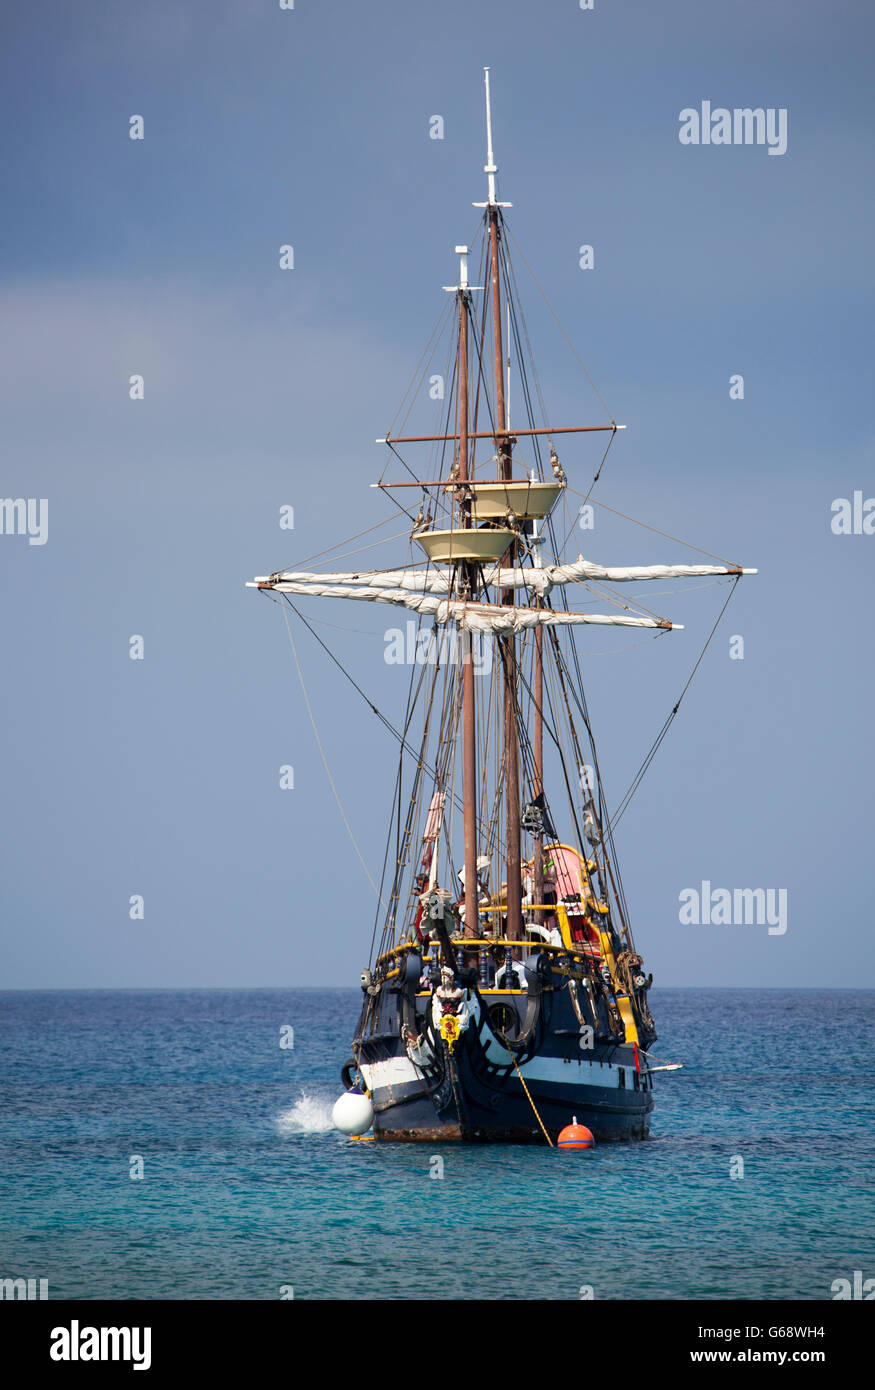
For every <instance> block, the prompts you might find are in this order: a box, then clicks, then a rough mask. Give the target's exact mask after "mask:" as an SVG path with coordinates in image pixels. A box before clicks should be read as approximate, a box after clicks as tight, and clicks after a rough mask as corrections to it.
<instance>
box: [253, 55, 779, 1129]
mask: <svg viewBox="0 0 875 1390" xmlns="http://www.w3.org/2000/svg"><path fill="white" fill-rule="evenodd" d="M485 85H486V144H487V159H486V165H485V169H484V172H485V173H486V176H487V197H486V201H485V202H483V203H475V204H474V206H475V207H477V208H479V209H482V230H481V233H480V234H479V235H478V238H477V243H476V244H475V245H474V246H473V247H472V248H470V249H469V248H468V247H467V246H457V247H456V248H455V250H456V253H457V254H458V257H459V262H458V267H459V268H458V282H457V284H455V285H452V286H445V287H444V290H445V291H447V292H448V295H449V297H448V298H447V299H446V300H445V303H444V312H443V315H442V318H441V320H439V328H438V330H436V332H435V334H433V335H432V341H431V343H430V345H429V348H428V349H427V350H426V353H424V354H423V359H422V362H421V363H420V369H419V374H418V376H415V379H414V382H413V383H412V385H411V390H410V392H409V393H408V398H407V400H408V402H409V401H411V400H414V399H416V398H417V393H420V394H419V397H418V398H420V399H421V392H422V390H423V389H428V387H429V383H433V384H435V383H440V388H439V389H432V390H431V392H430V394H431V396H432V397H433V398H434V399H436V400H437V401H438V402H439V405H438V407H437V409H439V410H440V412H441V414H440V418H439V423H438V427H437V429H436V431H435V432H434V433H431V434H412V433H406V432H405V428H404V420H405V419H406V418H409V413H410V412H409V409H408V412H407V415H406V416H403V418H402V411H403V407H402V411H399V415H398V417H396V420H399V419H400V420H401V423H400V426H399V427H398V428H397V429H396V427H395V426H393V429H392V430H391V431H390V432H389V434H388V435H387V436H386V437H385V438H384V439H382V440H378V441H377V443H378V444H382V445H384V446H385V447H386V449H387V450H388V453H387V455H386V466H385V468H384V472H383V476H382V478H381V479H380V482H379V483H378V484H372V485H371V486H377V487H379V488H380V489H381V490H382V492H383V495H384V496H386V498H387V499H389V500H390V501H391V503H392V504H393V506H394V508H395V514H396V515H397V514H401V515H403V517H405V518H406V520H405V522H404V524H405V526H407V525H409V545H408V550H407V555H406V557H405V558H403V559H399V561H398V563H396V564H393V565H392V567H390V568H380V569H372V570H367V571H366V570H356V571H353V570H349V569H347V570H342V571H339V570H337V569H333V570H328V571H324V570H312V569H310V570H279V571H275V572H273V573H271V574H269V575H263V576H260V577H258V578H256V579H255V580H253V581H251V585H252V586H253V587H256V588H258V589H260V590H262V591H264V592H267V593H268V594H269V595H271V596H275V597H276V598H277V599H278V600H279V601H281V602H283V603H284V604H286V605H288V609H289V610H291V621H292V623H297V622H300V623H301V624H303V625H304V626H305V627H307V628H309V629H310V631H311V632H315V630H314V628H313V627H312V625H311V622H310V621H309V620H308V617H307V610H306V607H305V604H304V603H303V602H302V601H303V600H307V601H309V600H310V599H326V598H328V599H341V600H346V601H349V602H359V603H372V604H380V605H387V606H389V607H390V608H391V609H393V610H395V611H396V612H397V613H398V614H400V615H402V616H403V617H404V619H405V623H406V626H407V629H408V632H407V640H405V639H404V635H403V633H402V632H401V629H398V634H399V641H400V643H401V646H402V647H403V648H404V652H403V653H402V654H401V655H399V662H401V661H404V664H407V665H409V667H410V678H409V683H408V688H407V691H406V695H405V697H404V700H403V702H402V701H400V700H399V709H398V710H397V711H396V712H395V713H396V718H395V720H394V722H393V720H392V718H390V717H387V716H386V715H385V714H384V713H383V712H382V711H379V710H377V707H376V706H375V705H374V703H373V702H372V701H371V700H370V698H369V697H368V696H367V694H366V692H364V691H363V690H362V689H361V687H360V686H359V685H358V683H357V682H355V680H354V679H353V678H352V677H351V676H350V675H349V673H348V672H346V670H345V668H344V667H343V665H342V663H341V662H339V661H337V659H336V658H335V661H336V665H337V668H338V670H339V671H340V672H341V674H342V676H345V677H347V678H348V679H349V680H350V681H351V682H352V684H353V686H354V688H355V690H356V691H357V692H358V693H359V695H364V698H365V700H366V701H367V703H368V704H369V705H370V706H371V711H372V712H376V713H377V714H378V715H379V717H380V719H381V721H382V723H383V725H384V727H385V731H386V735H387V737H388V738H391V739H393V740H394V743H395V748H396V752H397V762H396V763H395V764H394V766H393V770H392V782H393V784H394V792H393V791H392V788H391V787H390V786H388V785H387V787H386V810H387V817H388V825H389V832H388V839H387V843H386V852H385V856H384V858H383V862H382V876H381V878H380V879H379V881H378V880H377V870H378V869H379V868H380V866H379V865H376V866H374V867H375V872H374V874H373V875H369V876H371V879H372V882H373V884H374V887H375V888H376V891H377V899H378V909H377V915H376V919H375V921H374V923H373V929H372V943H371V953H370V958H369V959H368V963H367V966H366V968H365V969H364V970H363V972H362V975H361V986H362V1008H361V1014H360V1017H359V1021H358V1026H357V1027H356V1030H355V1036H354V1037H353V1039H352V1043H351V1055H350V1056H349V1058H348V1060H347V1061H346V1062H345V1063H344V1064H343V1066H342V1068H341V1075H342V1081H343V1085H344V1088H345V1089H344V1093H343V1094H342V1096H341V1097H340V1099H339V1101H338V1104H337V1105H336V1106H335V1122H336V1123H337V1125H338V1127H339V1128H340V1129H342V1130H343V1131H344V1132H346V1133H348V1134H351V1135H358V1136H362V1135H365V1134H366V1133H369V1132H370V1131H371V1130H372V1131H373V1137H374V1138H375V1139H376V1140H378V1141H381V1142H402V1141H404V1142H410V1141H425V1142H428V1143H435V1142H440V1141H461V1142H512V1143H518V1142H537V1143H541V1144H545V1143H546V1144H549V1145H551V1146H553V1145H556V1144H557V1143H559V1142H560V1136H561V1135H564V1136H566V1137H565V1138H564V1139H563V1140H562V1141H561V1142H565V1143H567V1142H569V1140H568V1138H567V1136H568V1134H569V1127H571V1131H570V1132H571V1135H572V1138H571V1141H570V1142H572V1143H573V1142H575V1136H581V1135H582V1136H584V1138H583V1139H582V1140H581V1142H582V1143H588V1142H589V1140H588V1139H587V1138H586V1136H587V1132H588V1134H589V1136H591V1139H592V1140H593V1141H594V1142H596V1143H598V1142H603V1141H606V1140H630V1139H644V1138H646V1137H647V1135H648V1132H649V1126H650V1117H651V1112H652V1110H653V1103H654V1075H655V1074H656V1073H657V1072H658V1071H662V1070H671V1069H672V1068H673V1066H674V1065H675V1064H672V1063H664V1062H661V1061H659V1060H658V1059H657V1058H656V1057H655V1055H654V1053H653V1046H654V1044H655V1042H656V1040H657V1033H656V1025H655V1022H654V1019H653V1015H652V1013H651V1009H650V1005H649V1002H648V991H649V989H650V986H651V983H652V975H650V974H649V973H648V972H647V969H646V967H645V964H644V961H643V958H642V955H641V954H640V952H639V950H638V948H637V946H636V944H635V940H634V938H633V935H632V927H631V923H630V921H629V913H628V910H627V903H626V899H625V895H624V891H623V884H622V878H621V875H620V871H619V867H618V863H617V856H616V850H615V841H614V828H615V826H616V823H617V819H618V815H617V814H616V813H615V814H614V815H613V817H612V816H611V814H610V813H609V810H608V806H607V803H606V799H605V794H604V789H603V784H602V775H601V769H600V766H599V759H598V754H597V750H596V744H595V739H594V735H593V729H592V724H591V721H590V716H589V709H588V706H587V699H586V691H585V684H584V679H583V669H582V668H583V663H584V661H585V659H586V653H585V651H582V650H580V649H579V647H578V642H579V634H578V631H577V630H578V629H579V628H585V627H599V628H607V627H614V628H632V629H643V630H645V631H646V630H651V631H652V633H653V635H658V634H660V633H668V632H670V631H671V630H672V629H673V628H674V627H675V626H676V625H675V624H673V623H671V622H670V621H669V620H668V619H666V618H663V617H660V616H659V615H657V614H655V613H653V612H652V611H650V610H649V609H647V608H646V607H645V606H644V604H643V602H638V601H637V600H636V599H635V598H634V597H629V595H630V594H637V593H639V592H641V590H639V589H638V588H637V586H638V585H646V584H647V583H648V582H649V581H653V580H669V579H698V580H714V581H715V582H717V581H719V580H720V579H722V578H723V577H725V580H726V582H728V583H729V584H730V585H731V588H730V594H731V593H732V592H734V589H735V587H736V585H737V582H738V580H739V578H740V577H741V575H742V574H748V573H754V572H755V571H750V570H743V569H741V568H740V567H739V566H737V565H731V564H726V563H719V564H646V565H622V566H611V565H605V564H601V563H596V562H595V561H594V560H591V559H587V558H584V557H583V556H582V555H579V554H578V555H577V557H576V558H574V557H572V558H570V559H569V558H568V556H567V554H566V553H565V552H566V550H567V542H568V539H569V535H568V533H567V532H566V526H565V525H562V524H559V522H558V518H559V517H560V516H562V517H564V518H565V521H566V524H567V518H568V516H569V513H570V514H571V516H572V528H571V534H574V535H577V536H579V535H580V528H579V526H577V525H576V524H575V523H576V518H577V517H578V516H579V515H580V514H581V513H582V510H583V508H585V507H586V506H588V505H590V502H591V497H592V489H593V485H594V483H595V482H597V480H598V476H599V473H600V471H601V465H599V468H598V470H597V471H596V474H595V477H594V478H593V479H592V481H590V482H589V483H587V482H586V481H585V479H584V480H580V479H579V478H576V477H574V475H573V473H572V465H571V463H569V464H568V469H569V473H572V476H571V477H570V478H569V476H568V474H567V473H566V468H565V467H564V466H563V463H562V462H561V461H560V456H559V450H560V449H563V450H564V448H572V449H573V448H574V446H575V445H579V446H582V445H583V444H584V442H585V441H586V440H587V439H590V437H592V438H591V439H590V444H596V446H597V448H598V455H597V457H601V459H602V463H603V462H604V458H605V457H606V456H607V452H608V450H609V449H610V446H611V444H612V443H613V441H614V438H615V436H616V434H617V432H618V430H620V429H622V428H623V426H621V425H618V424H616V422H615V421H614V419H613V418H611V417H610V415H609V412H607V411H606V412H605V413H606V414H607V415H608V419H607V420H606V421H605V422H603V423H596V424H576V425H573V424H567V423H565V424H562V425H556V424H552V423H550V422H549V421H548V419H547V418H546V411H545V409H544V405H543V399H542V395H541V390H540V386H539V382H538V377H537V373H536V371H535V368H534V363H533V361H532V359H531V353H530V348H529V341H528V330H527V328H526V323H525V318H524V317H523V313H522V308H521V304H520V300H519V295H518V292H517V284H516V274H515V260H516V251H514V254H513V255H511V245H513V246H514V247H515V243H514V242H513V238H512V236H511V234H510V231H509V228H508V224H507V218H506V211H507V209H508V208H509V207H510V206H511V205H510V204H508V203H504V202H500V201H499V199H498V196H497V182H496V179H497V174H498V169H497V166H496V164H495V159H494V156H493V149H492V119H491V107H490V89H489V70H488V69H486V71H485ZM472 259H473V260H474V261H475V262H476V264H477V267H478V270H477V272H476V274H475V277H474V278H475V279H476V281H477V283H476V284H471V283H469V264H471V263H472ZM442 332H443V338H442V336H441V333H442ZM442 341H443V342H444V343H445V344H446V346H447V347H448V352H447V355H446V361H447V364H448V371H447V374H446V376H440V375H436V374H432V375H431V376H430V375H429V373H430V372H431V369H432V366H433V364H434V360H435V353H436V350H437V348H438V347H439V345H440V343H441V342H442ZM511 391H512V392H513V396H514V412H513V414H514V418H513V423H511V418H510V402H509V394H510V392H511ZM441 402H442V404H440V403H441ZM602 446H604V447H602ZM423 460H424V461H423ZM575 482H577V483H578V485H579V486H578V489H575V488H574V486H573V485H574V483H575ZM571 496H574V498H575V502H574V503H571V505H569V503H570V497H571ZM411 498H412V499H414V500H413V501H412V502H411ZM580 501H582V503H583V508H582V507H581V506H580V504H579V503H580ZM712 558H716V557H712ZM614 585H619V586H621V593H619V594H618V593H616V592H615V591H614V588H613V586H614ZM628 585H633V586H636V587H634V588H632V589H628V588H626V587H625V586H628ZM581 598H582V599H583V602H581ZM592 599H595V600H596V605H594V606H598V607H602V608H604V609H606V610H607V611H605V612H593V611H590V601H591V600H592ZM727 602H728V599H727ZM725 607H726V605H725V604H724V610H725ZM721 616H722V614H721ZM289 620H290V615H289V612H288V611H287V613H286V621H287V623H288V622H289ZM718 621H719V619H718ZM715 627H716V624H715ZM712 635H713V630H712ZM289 636H290V639H291V640H292V643H293V650H295V659H296V662H297V651H296V649H295V648H294V639H293V637H292V627H291V625H290V627H289ZM317 637H318V634H317ZM411 639H412V640H411ZM318 640H319V642H320V643H322V645H323V646H325V645H326V644H325V643H324V642H322V639H321V637H318ZM581 645H582V644H581ZM705 645H706V646H707V642H706V644H705ZM700 660H701V658H700ZM697 665H698V663H697ZM694 670H695V668H694ZM299 674H300V665H299ZM302 683H303V680H302ZM685 689H686V687H685ZM304 690H305V695H306V687H304ZM679 703H680V702H679V701H678V704H679ZM308 709H309V710H310V713H311V717H312V707H311V705H310V702H309V701H308ZM676 712H677V706H675V709H674V711H673V714H674V713H676ZM673 714H672V715H670V716H669V721H667V722H670V719H671V718H672V717H673ZM365 717H367V718H370V717H371V716H370V715H368V716H365V715H364V714H363V718H365ZM314 728H315V724H314ZM664 732H665V730H663V733H664ZM317 736H318V731H317ZM652 752H653V750H651V753H650V754H648V758H647V759H645V765H644V766H645V770H646V766H648V765H649V758H650V757H651V756H652ZM634 785H637V783H636V784H633V789H634ZM391 796H393V797H394V799H393V801H392V804H391V806H390V804H389V802H390V797H391ZM375 799H376V792H375V791H374V790H371V791H370V792H369V800H370V802H371V804H374V803H375ZM623 805H625V799H624V803H623ZM366 867H367V866H366ZM367 929H368V930H371V926H370V925H369V926H368V928H367ZM345 1050H346V1048H344V1051H345Z"/></svg>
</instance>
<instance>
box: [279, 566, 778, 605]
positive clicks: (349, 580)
mask: <svg viewBox="0 0 875 1390" xmlns="http://www.w3.org/2000/svg"><path fill="white" fill-rule="evenodd" d="M741 574H756V570H751V569H740V568H738V567H737V566H735V565H597V564H595V563H594V562H593V561H591V560H584V559H578V560H575V561H573V562H572V563H571V564H569V565H544V566H543V568H539V569H521V568H515V569H498V568H492V569H490V568H488V567H487V566H484V567H483V579H484V581H485V582H486V583H487V584H492V585H494V586H495V587H496V588H500V589H522V588H526V589H531V590H532V591H533V592H534V593H537V594H538V595H540V596H542V597H543V596H544V595H545V594H548V593H549V592H550V590H551V589H552V588H553V587H554V586H555V585H564V584H574V583H586V582H587V581H588V580H603V581H604V582H606V583H610V584H618V583H633V582H638V581H641V580H649V579H710V578H714V577H719V576H720V575H730V576H731V575H741ZM283 583H297V584H344V585H359V584H360V585H363V586H368V587H370V586H379V587H381V588H392V589H404V590H407V591H409V592H411V593H415V592H418V593H430V594H448V593H449V592H450V585H451V583H452V573H451V572H450V571H444V570H438V569H428V570H373V571H371V573H369V574H368V573H365V574H361V573H357V572H354V571H348V572H346V573H342V574H311V573H307V572H306V571H302V570H284V571H281V572H279V573H277V574H274V575H262V576H260V577H259V578H258V579H256V580H255V581H254V584H255V586H262V587H270V588H280V586H281V585H282V584H283Z"/></svg>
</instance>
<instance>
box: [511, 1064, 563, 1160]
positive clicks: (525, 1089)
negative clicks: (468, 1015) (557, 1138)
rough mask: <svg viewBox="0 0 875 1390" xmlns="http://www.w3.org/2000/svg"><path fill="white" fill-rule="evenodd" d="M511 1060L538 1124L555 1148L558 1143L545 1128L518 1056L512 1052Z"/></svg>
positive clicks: (548, 1141)
mask: <svg viewBox="0 0 875 1390" xmlns="http://www.w3.org/2000/svg"><path fill="white" fill-rule="evenodd" d="M511 1061H512V1062H513V1064H514V1066H515V1067H516V1074H517V1076H518V1077H519V1079H520V1081H521V1082H522V1087H523V1090H524V1091H525V1093H526V1100H527V1101H528V1102H529V1105H530V1106H531V1107H532V1109H533V1111H534V1112H535V1119H536V1120H537V1121H538V1124H539V1125H540V1126H541V1129H542V1130H543V1131H544V1138H545V1139H546V1140H547V1143H548V1144H549V1145H550V1148H551V1149H555V1147H556V1145H555V1144H554V1143H553V1140H552V1139H551V1138H550V1136H549V1134H548V1133H547V1131H546V1129H544V1121H543V1120H542V1119H541V1117H540V1115H539V1114H538V1107H537V1106H536V1105H535V1102H534V1101H533V1100H532V1097H531V1096H530V1095H529V1088H528V1086H527V1085H526V1083H525V1081H523V1074H522V1072H521V1071H520V1069H519V1066H518V1065H517V1059H516V1057H514V1055H513V1053H511Z"/></svg>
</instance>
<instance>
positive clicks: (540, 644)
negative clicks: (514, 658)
mask: <svg viewBox="0 0 875 1390" xmlns="http://www.w3.org/2000/svg"><path fill="white" fill-rule="evenodd" d="M532 530H533V534H534V536H535V538H536V539H537V534H538V527H537V524H536V523H533V524H532ZM535 565H536V566H537V568H538V569H540V568H541V551H540V546H537V545H536V546H535ZM538 607H539V608H540V607H541V599H540V597H539V598H538ZM532 696H533V699H534V705H535V718H534V728H533V731H532V762H533V764H534V768H533V777H532V782H533V786H532V796H533V798H534V799H535V800H537V798H538V797H539V796H542V795H543V792H544V629H543V628H542V627H536V628H535V669H534V673H533V681H532ZM532 861H533V862H532V897H533V898H534V901H535V902H536V903H542V902H543V901H544V836H543V835H542V834H541V833H540V832H538V833H536V834H535V837H534V845H533V848H532ZM534 918H535V921H536V922H543V920H544V914H543V912H541V911H540V910H538V911H536V912H535V913H534Z"/></svg>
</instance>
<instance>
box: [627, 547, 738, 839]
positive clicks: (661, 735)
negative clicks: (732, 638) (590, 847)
mask: <svg viewBox="0 0 875 1390" xmlns="http://www.w3.org/2000/svg"><path fill="white" fill-rule="evenodd" d="M740 577H741V576H740V575H738V576H736V578H735V580H734V581H733V585H732V588H731V589H730V590H729V593H728V594H727V596H726V602H725V603H724V605H723V607H722V608H721V609H720V612H719V614H718V617H717V621H716V623H715V624H714V626H713V627H712V629H711V631H710V633H709V635H708V640H707V641H706V643H705V645H704V647H703V648H702V650H701V652H700V653H699V660H698V661H697V662H696V664H695V666H694V667H693V669H692V671H691V672H690V677H689V680H688V681H687V683H686V685H685V686H684V688H683V690H682V691H681V693H680V695H679V696H678V699H677V703H676V704H675V705H674V707H673V709H672V711H671V713H670V714H669V716H668V718H667V719H666V721H665V723H664V724H663V726H662V728H661V729H660V731H659V733H658V734H657V736H656V738H655V740H654V742H653V746H652V747H651V749H650V752H649V753H648V754H647V757H646V758H645V759H644V762H643V763H642V764H641V767H640V768H639V770H638V772H637V773H636V775H635V777H634V779H633V781H632V783H631V785H630V787H629V789H628V790H627V792H626V795H625V796H624V797H623V799H622V801H621V802H620V804H619V806H618V807H617V811H616V814H615V815H614V817H613V819H612V820H611V821H609V823H608V824H609V827H610V830H611V831H613V830H614V829H615V827H616V826H617V825H619V823H620V820H621V819H622V816H623V813H624V812H625V810H626V808H627V807H628V805H629V802H630V801H631V800H632V797H633V796H634V795H635V793H636V791H637V790H638V788H639V787H640V785H641V783H642V781H643V780H644V776H645V774H646V772H647V769H648V768H649V767H650V764H651V763H652V762H653V759H654V758H655V757H656V754H657V752H658V751H659V746H660V744H661V743H662V740H663V739H664V738H665V736H666V734H667V733H668V731H669V728H670V727H671V724H672V721H673V720H674V717H675V715H676V714H677V712H678V710H679V709H680V707H681V700H683V698H684V696H685V695H686V693H687V691H688V690H689V688H690V686H691V684H692V681H693V676H695V674H696V672H697V671H698V669H699V666H700V665H701V662H702V658H703V657H704V655H705V653H706V651H707V650H708V647H709V646H710V643H711V638H712V637H713V636H714V633H715V632H716V631H717V628H718V627H719V626H720V619H721V618H722V617H723V614H724V613H725V612H726V609H727V608H728V607H729V600H730V599H731V598H732V595H733V594H734V593H735V589H736V586H737V584H738V580H739V579H740Z"/></svg>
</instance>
